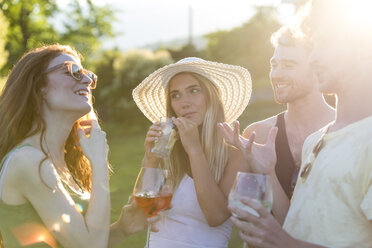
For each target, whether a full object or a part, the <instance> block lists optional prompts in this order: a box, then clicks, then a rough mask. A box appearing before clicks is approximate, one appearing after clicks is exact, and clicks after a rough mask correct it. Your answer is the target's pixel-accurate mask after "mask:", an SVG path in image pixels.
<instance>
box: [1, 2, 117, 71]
mask: <svg viewBox="0 0 372 248" xmlns="http://www.w3.org/2000/svg"><path fill="white" fill-rule="evenodd" d="M84 3H85V4H84ZM0 10H1V11H2V13H3V14H4V16H5V17H6V19H7V20H8V22H9V28H8V34H7V43H6V50H7V51H8V52H9V58H8V62H7V64H6V65H5V66H4V68H3V70H2V74H3V75H4V74H7V71H8V70H9V69H10V68H11V66H12V65H13V64H15V63H16V62H17V60H18V59H19V58H20V56H21V55H22V54H23V53H24V52H26V51H27V50H29V49H31V48H35V47H38V46H41V45H42V44H50V43H57V42H58V43H62V44H70V45H72V46H74V47H75V48H76V49H77V50H79V51H80V52H81V53H82V54H83V55H84V56H85V57H88V58H90V57H91V55H92V54H93V53H94V52H95V51H96V50H97V48H98V47H99V44H100V42H101V41H102V38H104V37H110V36H113V32H112V27H111V22H112V21H114V20H115V18H114V11H113V10H112V9H111V8H110V7H109V6H108V5H105V6H100V7H97V6H95V5H94V4H93V3H92V1H91V0H85V1H83V2H82V1H78V0H71V1H70V3H69V5H68V7H67V8H66V9H64V10H63V11H61V10H60V9H59V8H58V5H57V4H56V0H28V1H15V0H3V1H2V2H0ZM55 18H57V19H55ZM58 18H59V19H61V20H65V21H63V22H62V25H61V27H60V28H59V29H57V28H56V27H55V26H56V25H53V24H55V23H53V20H54V22H55V21H56V20H58Z"/></svg>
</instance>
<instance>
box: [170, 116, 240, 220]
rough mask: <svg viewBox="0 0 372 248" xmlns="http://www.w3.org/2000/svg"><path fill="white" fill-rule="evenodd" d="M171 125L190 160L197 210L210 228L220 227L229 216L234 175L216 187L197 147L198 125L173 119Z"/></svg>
mask: <svg viewBox="0 0 372 248" xmlns="http://www.w3.org/2000/svg"><path fill="white" fill-rule="evenodd" d="M173 121H174V124H175V125H176V126H177V128H178V132H179V135H180V139H181V142H182V145H183V147H184V149H185V151H186V153H187V154H188V156H189V160H190V166H191V172H192V176H193V179H194V185H195V190H196V194H197V198H198V202H199V205H200V208H201V209H202V211H203V214H204V216H205V217H206V219H207V222H208V224H209V225H210V226H218V225H221V224H223V223H224V222H225V221H226V219H227V218H229V217H230V215H231V213H230V211H229V210H228V209H227V196H228V193H229V190H230V187H231V184H232V182H233V179H234V178H235V174H234V172H230V173H225V174H224V176H223V178H222V180H221V183H220V185H219V184H218V183H217V182H216V180H215V179H214V176H213V175H212V173H211V171H210V169H209V165H208V161H207V159H206V157H205V154H204V152H203V149H202V146H201V143H200V138H199V131H198V127H197V125H196V124H195V123H194V122H192V121H191V120H189V119H186V118H182V117H181V118H177V119H176V118H174V119H173ZM230 167H232V166H231V165H227V168H230ZM227 170H229V169H227ZM232 171H233V170H232ZM235 173H236V172H235Z"/></svg>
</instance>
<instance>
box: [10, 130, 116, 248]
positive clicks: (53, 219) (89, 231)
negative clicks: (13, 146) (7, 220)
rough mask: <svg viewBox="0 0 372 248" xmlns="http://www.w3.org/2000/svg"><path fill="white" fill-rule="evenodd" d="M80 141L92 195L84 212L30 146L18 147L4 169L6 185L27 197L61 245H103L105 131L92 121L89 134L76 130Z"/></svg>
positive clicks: (105, 238)
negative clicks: (84, 212)
mask: <svg viewBox="0 0 372 248" xmlns="http://www.w3.org/2000/svg"><path fill="white" fill-rule="evenodd" d="M79 137H80V145H81V147H82V150H83V152H84V154H85V156H86V157H87V158H88V159H89V161H90V162H91V168H92V185H91V197H90V200H89V203H88V208H87V211H86V214H85V216H83V215H82V214H81V213H80V212H79V211H78V210H77V208H76V206H75V202H74V201H73V200H72V198H71V196H70V195H69V193H68V192H67V191H66V189H65V188H64V186H63V185H62V183H61V180H60V178H59V176H58V174H57V171H56V169H55V167H54V165H53V164H52V163H51V162H50V161H49V160H45V161H44V162H43V163H42V165H41V166H40V171H39V163H40V161H42V160H43V159H44V157H45V155H44V154H43V153H42V152H41V151H40V150H37V149H35V148H32V147H27V148H24V149H22V150H20V151H18V152H17V153H16V154H15V155H14V157H13V158H12V159H11V161H10V166H9V170H8V171H7V179H9V180H8V188H12V189H15V191H16V192H17V193H18V194H19V195H21V196H22V197H23V198H24V199H25V201H26V200H27V201H29V202H30V203H31V204H32V205H33V207H34V208H35V210H36V212H37V213H38V215H39V216H40V217H41V219H42V221H43V222H44V224H45V226H46V227H47V228H48V229H49V230H50V232H51V233H52V234H53V236H54V237H55V238H56V239H57V241H58V242H59V243H61V244H62V245H63V246H64V247H100V248H101V247H106V246H107V242H108V234H109V221H110V192H109V172H108V167H107V152H108V147H107V144H106V139H105V133H104V132H103V131H101V130H100V129H99V127H98V124H94V125H93V127H92V130H91V134H90V137H89V138H87V137H86V136H85V134H84V131H82V130H80V131H79Z"/></svg>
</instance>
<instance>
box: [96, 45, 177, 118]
mask: <svg viewBox="0 0 372 248" xmlns="http://www.w3.org/2000/svg"><path fill="white" fill-rule="evenodd" d="M172 62H173V60H172V58H171V56H170V54H169V52H167V51H164V50H163V51H157V52H152V51H151V50H131V51H127V52H125V53H123V54H122V55H121V56H120V57H119V58H116V59H115V60H114V61H113V66H114V70H115V71H114V80H113V81H112V83H110V85H107V84H106V85H105V86H104V87H102V90H101V91H100V94H99V100H100V102H99V103H98V102H97V108H98V109H103V110H104V111H102V112H103V114H104V116H103V117H104V118H105V119H106V120H107V119H110V120H115V121H121V122H124V123H126V124H145V123H146V124H147V123H148V122H147V121H146V118H145V117H144V116H143V115H142V114H141V112H140V111H139V110H138V108H137V106H136V105H135V103H134V101H133V98H132V91H133V89H134V88H135V87H136V86H137V85H138V84H139V83H140V82H141V81H142V80H143V79H145V78H146V77H147V76H148V75H150V74H151V73H152V72H154V71H155V70H156V69H158V68H160V67H163V66H164V65H167V64H170V63H172ZM97 68H98V67H97ZM98 77H99V78H101V77H100V74H98ZM99 87H101V86H99ZM102 112H99V113H102Z"/></svg>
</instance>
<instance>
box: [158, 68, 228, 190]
mask: <svg viewBox="0 0 372 248" xmlns="http://www.w3.org/2000/svg"><path fill="white" fill-rule="evenodd" d="M179 74H189V75H191V76H192V77H194V78H195V79H196V80H197V81H198V82H199V84H200V87H201V90H202V92H203V93H204V94H205V96H206V100H207V111H206V113H205V116H204V121H203V125H202V129H201V134H200V137H201V144H202V147H203V151H204V154H205V157H206V159H207V161H208V165H209V169H210V171H211V173H212V175H213V177H214V179H215V180H216V182H217V183H219V182H220V180H221V178H222V175H223V173H224V170H225V167H226V165H227V161H228V145H227V144H226V143H225V141H224V139H223V136H222V134H221V133H220V132H218V130H217V123H219V122H224V121H225V114H224V109H223V106H222V101H221V93H220V92H219V90H218V89H217V87H215V86H214V84H213V83H212V82H211V81H210V80H208V79H207V78H205V77H203V76H201V75H199V74H197V73H193V72H181V73H179ZM179 74H177V75H179ZM169 86H170V83H169V84H168V87H167V89H166V91H167V94H166V95H167V99H166V102H167V105H166V106H167V116H168V117H172V116H176V115H175V113H174V111H173V109H172V107H171V100H170V93H169ZM165 166H166V167H167V169H168V170H169V172H170V175H171V177H172V179H173V182H174V187H175V188H176V187H177V186H178V184H179V183H180V182H181V180H182V178H183V176H184V175H185V173H189V174H190V173H191V168H190V160H189V157H188V156H187V153H186V152H185V150H184V148H183V146H182V143H181V141H180V140H178V141H177V142H176V144H175V145H174V148H173V150H172V153H171V155H170V159H169V160H168V161H165Z"/></svg>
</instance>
